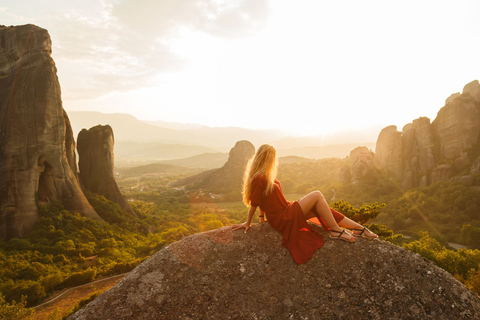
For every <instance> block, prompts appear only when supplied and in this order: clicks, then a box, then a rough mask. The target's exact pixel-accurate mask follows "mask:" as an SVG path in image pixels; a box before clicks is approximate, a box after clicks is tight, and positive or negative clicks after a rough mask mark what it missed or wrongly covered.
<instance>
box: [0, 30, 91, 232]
mask: <svg viewBox="0 0 480 320" xmlns="http://www.w3.org/2000/svg"><path fill="white" fill-rule="evenodd" d="M51 52H52V48H51V40H50V36H49V35H48V32H47V31H46V30H45V29H42V28H39V27H37V26H34V25H24V26H18V27H5V26H0V237H1V238H3V239H10V238H12V237H21V236H23V235H24V234H25V233H26V232H28V231H29V230H30V229H31V228H32V227H33V225H34V224H35V222H36V221H37V220H38V218H39V217H38V210H37V203H40V204H41V203H49V202H53V201H60V202H62V203H63V205H64V207H65V208H66V209H68V210H72V211H76V212H80V213H81V214H83V215H84V216H87V217H90V218H95V219H100V217H99V216H98V215H97V213H96V212H95V211H94V209H93V208H92V207H91V206H90V204H89V203H88V201H87V200H86V198H85V196H84V194H83V192H82V190H81V188H80V185H79V183H78V179H77V174H76V171H77V170H76V163H75V142H74V138H73V133H72V129H71V127H70V122H69V120H68V117H67V115H66V113H65V111H64V110H63V108H62V100H61V97H60V85H59V82H58V79H57V74H56V67H55V63H54V61H53V59H52V57H51Z"/></svg>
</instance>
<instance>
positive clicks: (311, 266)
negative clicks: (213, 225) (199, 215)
mask: <svg viewBox="0 0 480 320" xmlns="http://www.w3.org/2000/svg"><path fill="white" fill-rule="evenodd" d="M315 228H316V230H317V231H318V232H320V233H322V234H323V235H324V238H325V245H324V246H323V247H322V248H321V249H319V250H318V251H317V252H316V253H315V254H314V256H313V258H312V259H311V260H310V261H309V262H307V263H306V264H302V265H298V264H296V263H295V262H294V260H293V259H292V257H291V256H290V253H289V252H288V250H287V249H285V248H283V247H282V245H281V241H282V235H281V234H280V233H279V232H277V231H276V230H274V229H273V228H272V227H270V225H268V223H264V224H260V225H254V226H253V227H252V228H251V229H250V230H249V232H248V233H244V232H243V231H232V229H231V227H224V228H221V229H217V230H213V231H209V232H205V233H200V234H196V235H193V236H189V237H186V238H184V239H182V240H180V241H178V242H175V243H173V244H171V245H169V246H167V247H165V248H164V249H162V250H160V251H159V252H157V253H156V254H154V255H153V256H152V257H151V258H149V259H148V260H146V261H145V262H143V263H142V264H140V265H139V266H138V267H137V268H135V269H134V270H133V271H132V272H130V274H128V275H127V276H126V277H125V278H123V279H122V280H121V281H119V282H118V283H117V284H116V285H115V286H114V287H113V288H112V289H110V290H108V291H106V292H105V293H103V294H102V295H100V296H99V297H97V298H96V299H95V300H94V301H92V302H90V303H89V304H88V305H87V306H86V307H84V308H83V309H81V310H80V311H78V312H77V313H75V314H74V315H72V316H70V318H68V319H69V320H81V319H88V320H95V319H102V320H104V319H116V320H122V319H128V320H133V319H142V320H144V319H372V320H374V319H436V320H442V319H445V320H446V319H478V318H480V298H479V297H478V296H477V295H475V294H474V293H472V292H471V291H469V290H468V289H467V288H466V287H465V286H463V285H462V284H461V283H460V282H459V281H458V280H456V279H455V278H454V277H452V276H451V275H450V274H448V273H447V272H446V271H444V270H443V269H440V268H439V267H437V266H435V265H434V264H433V263H431V262H429V261H428V260H426V259H424V258H422V257H421V256H420V255H418V254H415V253H413V252H411V251H408V250H406V249H403V248H400V247H397V246H395V245H392V244H390V243H388V242H384V241H380V240H379V241H372V240H366V239H362V238H359V239H358V240H357V241H356V242H355V243H347V242H343V241H338V240H331V239H329V238H328V236H326V234H325V233H324V232H323V231H322V230H320V228H317V227H315Z"/></svg>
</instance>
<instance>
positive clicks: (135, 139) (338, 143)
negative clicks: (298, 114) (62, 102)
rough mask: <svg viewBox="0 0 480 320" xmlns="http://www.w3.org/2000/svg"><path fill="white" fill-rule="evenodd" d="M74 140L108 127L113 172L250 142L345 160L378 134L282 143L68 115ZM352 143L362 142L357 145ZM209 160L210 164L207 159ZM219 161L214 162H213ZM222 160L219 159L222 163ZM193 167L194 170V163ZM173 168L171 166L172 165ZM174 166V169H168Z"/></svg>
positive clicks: (128, 118)
mask: <svg viewBox="0 0 480 320" xmlns="http://www.w3.org/2000/svg"><path fill="white" fill-rule="evenodd" d="M68 116H69V118H70V121H71V124H72V129H73V133H74V137H75V138H76V137H77V135H78V132H79V131H80V130H81V129H84V128H85V129H89V128H91V127H93V126H96V125H99V124H102V125H106V124H108V125H110V126H111V127H112V129H113V132H114V138H115V149H114V152H115V164H116V166H132V165H139V164H146V163H152V162H159V161H165V160H169V161H170V160H176V159H183V158H189V157H192V156H197V155H201V154H205V153H212V154H215V153H226V152H228V151H229V150H230V148H231V146H232V145H234V144H235V143H236V142H237V141H240V140H247V141H250V142H251V143H252V144H253V145H254V146H256V147H257V148H258V147H259V146H260V145H261V144H264V143H268V144H272V145H273V146H275V147H276V148H277V150H278V152H279V155H280V156H292V155H294V156H300V157H305V158H313V159H320V158H331V157H340V158H344V157H346V156H347V155H348V154H349V152H350V151H351V150H352V149H354V148H355V147H357V146H359V145H364V146H367V147H368V148H370V149H373V148H374V145H375V143H374V142H373V141H375V140H376V137H377V135H378V130H373V129H372V130H367V131H366V132H344V133H337V134H334V135H329V136H322V137H320V136H311V137H288V136H286V135H285V134H283V133H281V132H280V131H276V130H250V129H244V128H236V127H213V128H212V127H207V126H203V125H200V124H182V123H174V122H165V121H153V122H152V121H150V122H145V121H140V120H138V119H137V118H135V117H134V116H132V115H129V114H121V113H111V114H107V113H101V112H94V111H69V112H68ZM358 141H361V142H363V141H366V143H360V142H358ZM210 157H212V159H213V158H216V157H215V156H213V155H211V156H210ZM219 159H220V157H219ZM223 159H224V158H221V160H218V161H223ZM197 160H198V161H199V163H198V164H195V162H196V161H197ZM172 163H174V162H172ZM185 163H186V164H185V166H187V167H197V165H201V168H214V166H215V167H218V165H219V164H220V162H214V163H211V164H209V165H208V164H207V165H206V161H205V156H203V159H201V158H199V159H189V160H185ZM174 164H177V163H174Z"/></svg>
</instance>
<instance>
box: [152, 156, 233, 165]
mask: <svg viewBox="0 0 480 320" xmlns="http://www.w3.org/2000/svg"><path fill="white" fill-rule="evenodd" d="M227 160H228V153H203V154H199V155H196V156H192V157H188V158H183V159H174V160H163V161H160V162H159V163H164V164H173V165H176V166H181V167H186V168H201V169H215V168H220V167H221V166H223V165H224V164H225V162H227Z"/></svg>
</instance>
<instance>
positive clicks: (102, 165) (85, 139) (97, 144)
mask: <svg viewBox="0 0 480 320" xmlns="http://www.w3.org/2000/svg"><path fill="white" fill-rule="evenodd" d="M113 145H114V138H113V130H112V128H111V127H110V126H109V125H106V126H102V125H98V126H95V127H93V128H90V129H88V130H87V129H83V130H82V131H80V132H79V133H78V138H77V151H78V168H79V170H80V172H79V178H80V183H81V185H82V188H83V189H84V190H86V191H90V192H93V193H96V194H100V195H103V196H104V197H105V198H107V199H108V200H110V201H113V202H115V203H118V204H119V205H120V207H121V208H122V209H123V210H125V211H127V212H129V213H130V214H132V215H135V213H134V212H133V209H132V208H131V207H130V204H129V203H128V202H127V200H126V199H125V198H124V197H123V195H122V193H121V192H120V189H118V185H117V182H116V181H115V177H114V174H113V167H114V155H113Z"/></svg>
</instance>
